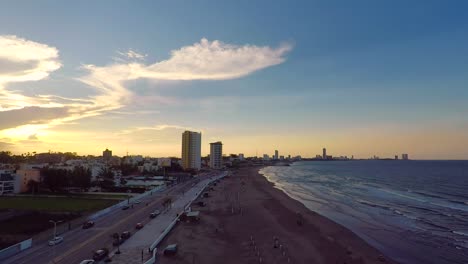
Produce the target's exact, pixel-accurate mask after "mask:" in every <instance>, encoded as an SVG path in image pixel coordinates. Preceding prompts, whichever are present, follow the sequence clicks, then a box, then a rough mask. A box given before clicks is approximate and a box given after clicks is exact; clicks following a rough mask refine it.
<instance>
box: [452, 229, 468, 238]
mask: <svg viewBox="0 0 468 264" xmlns="http://www.w3.org/2000/svg"><path fill="white" fill-rule="evenodd" d="M452 233H454V234H457V235H461V236H466V237H468V230H466V231H465V230H463V231H459V230H452Z"/></svg>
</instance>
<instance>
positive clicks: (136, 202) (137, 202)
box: [133, 200, 141, 204]
mask: <svg viewBox="0 0 468 264" xmlns="http://www.w3.org/2000/svg"><path fill="white" fill-rule="evenodd" d="M133 203H134V204H139V203H141V201H140V200H136V201H134V202H133Z"/></svg>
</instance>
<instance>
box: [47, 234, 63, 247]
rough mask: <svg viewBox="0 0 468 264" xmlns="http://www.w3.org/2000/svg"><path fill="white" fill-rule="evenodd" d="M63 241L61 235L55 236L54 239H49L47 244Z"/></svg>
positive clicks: (51, 244) (52, 244)
mask: <svg viewBox="0 0 468 264" xmlns="http://www.w3.org/2000/svg"><path fill="white" fill-rule="evenodd" d="M62 242H63V237H60V236H56V237H55V238H54V239H51V240H49V246H55V245H57V244H60V243H62Z"/></svg>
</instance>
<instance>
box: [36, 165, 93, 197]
mask: <svg viewBox="0 0 468 264" xmlns="http://www.w3.org/2000/svg"><path fill="white" fill-rule="evenodd" d="M41 176H42V183H43V184H44V187H47V188H48V189H49V190H50V191H51V192H60V191H63V190H64V189H65V188H69V187H75V188H80V189H82V190H88V189H89V188H90V187H91V170H90V169H87V168H84V167H81V166H78V167H75V168H74V169H73V170H65V169H57V168H48V167H46V168H42V169H41Z"/></svg>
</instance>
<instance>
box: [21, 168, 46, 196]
mask: <svg viewBox="0 0 468 264" xmlns="http://www.w3.org/2000/svg"><path fill="white" fill-rule="evenodd" d="M29 181H35V182H37V183H39V182H40V181H41V171H40V170H38V169H30V170H17V171H16V184H17V190H18V191H19V192H27V191H29V186H28V183H29Z"/></svg>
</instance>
